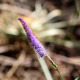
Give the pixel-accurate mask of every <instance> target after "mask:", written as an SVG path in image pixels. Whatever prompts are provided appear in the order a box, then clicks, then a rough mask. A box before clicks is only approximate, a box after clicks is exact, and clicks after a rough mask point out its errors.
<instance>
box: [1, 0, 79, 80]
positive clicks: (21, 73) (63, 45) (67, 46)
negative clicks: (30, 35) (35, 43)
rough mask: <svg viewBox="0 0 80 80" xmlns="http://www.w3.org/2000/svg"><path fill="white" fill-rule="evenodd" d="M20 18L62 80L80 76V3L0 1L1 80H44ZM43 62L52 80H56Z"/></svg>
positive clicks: (48, 64)
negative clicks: (44, 49) (48, 56)
mask: <svg viewBox="0 0 80 80" xmlns="http://www.w3.org/2000/svg"><path fill="white" fill-rule="evenodd" d="M19 17H22V18H23V19H24V20H25V21H26V22H27V24H28V25H29V27H30V29H31V30H32V31H33V32H34V33H35V35H36V36H37V37H38V39H39V40H40V42H41V43H42V44H43V45H44V46H45V48H46V50H47V54H48V55H50V57H51V58H52V59H53V61H54V62H55V63H56V64H57V65H58V67H59V70H60V72H61V74H62V76H63V78H64V80H74V79H75V78H76V77H78V76H79V75H80V0H0V80H47V79H46V76H45V75H44V72H43V70H42V68H41V65H40V63H39V61H38V59H37V56H36V54H35V52H34V50H33V48H32V47H31V45H30V43H29V41H28V39H27V36H26V34H25V32H24V30H23V28H22V25H21V23H20V22H19V21H18V18H19ZM45 61H46V64H47V66H48V68H49V71H50V73H51V76H52V78H53V80H59V79H60V77H59V74H58V73H57V71H56V70H55V69H53V67H52V65H51V64H50V63H49V61H48V60H45ZM49 80H51V79H49Z"/></svg>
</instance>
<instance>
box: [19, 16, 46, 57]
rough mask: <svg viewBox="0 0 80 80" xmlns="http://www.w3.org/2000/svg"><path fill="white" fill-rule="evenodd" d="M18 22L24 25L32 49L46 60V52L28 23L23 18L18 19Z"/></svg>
mask: <svg viewBox="0 0 80 80" xmlns="http://www.w3.org/2000/svg"><path fill="white" fill-rule="evenodd" d="M18 20H19V21H20V22H21V23H22V25H23V28H24V30H25V32H26V34H27V37H28V39H29V41H30V43H31V45H32V47H33V48H34V50H35V51H36V52H37V53H38V55H39V56H40V57H41V58H44V56H46V55H47V54H46V50H45V48H44V47H43V45H42V44H41V43H40V42H39V40H38V39H37V38H36V37H35V36H34V34H33V32H32V31H31V30H30V28H29V27H28V25H27V23H26V22H25V21H24V20H23V19H22V18H18Z"/></svg>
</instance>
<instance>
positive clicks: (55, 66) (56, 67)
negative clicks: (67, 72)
mask: <svg viewBox="0 0 80 80" xmlns="http://www.w3.org/2000/svg"><path fill="white" fill-rule="evenodd" d="M46 58H47V59H48V60H49V61H50V62H51V64H52V65H53V67H54V68H55V69H56V70H57V71H58V73H59V75H60V78H61V80H63V77H62V75H61V73H60V71H59V69H58V66H57V65H56V64H55V63H54V62H53V60H52V59H51V58H50V57H49V56H46Z"/></svg>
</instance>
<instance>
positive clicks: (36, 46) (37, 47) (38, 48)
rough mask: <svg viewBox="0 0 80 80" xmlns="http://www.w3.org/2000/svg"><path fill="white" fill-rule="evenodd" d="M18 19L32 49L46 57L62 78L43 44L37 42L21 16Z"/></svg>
mask: <svg viewBox="0 0 80 80" xmlns="http://www.w3.org/2000/svg"><path fill="white" fill-rule="evenodd" d="M18 20H19V21H20V22H21V23H22V25H23V28H24V30H25V32H26V34H27V37H28V39H29V41H30V43H31V45H32V47H33V49H34V50H35V51H36V52H37V54H38V55H39V56H40V57H41V58H44V57H46V58H47V59H48V60H49V61H50V63H51V64H52V66H53V67H54V68H55V69H56V70H57V71H58V73H59V75H60V77H61V79H62V80H63V78H62V76H61V74H60V72H59V69H58V67H57V65H56V64H55V63H54V62H53V61H52V59H51V58H50V57H49V56H48V54H47V52H46V50H45V48H44V47H43V45H42V44H41V43H40V42H39V40H38V39H37V38H36V37H35V35H34V34H33V32H32V31H31V30H30V28H29V27H28V25H27V24H26V22H25V21H24V20H23V19H22V18H18Z"/></svg>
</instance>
